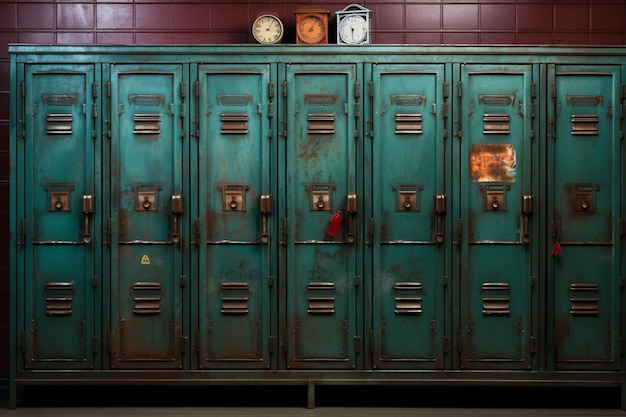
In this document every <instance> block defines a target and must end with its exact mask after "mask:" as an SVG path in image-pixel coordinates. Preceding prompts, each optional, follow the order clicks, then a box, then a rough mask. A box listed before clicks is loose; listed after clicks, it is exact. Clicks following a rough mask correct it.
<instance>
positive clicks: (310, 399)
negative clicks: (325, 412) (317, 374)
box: [307, 380, 315, 408]
mask: <svg viewBox="0 0 626 417" xmlns="http://www.w3.org/2000/svg"><path fill="white" fill-rule="evenodd" d="M307 407H308V408H315V382H313V381H312V380H309V389H308V404H307Z"/></svg>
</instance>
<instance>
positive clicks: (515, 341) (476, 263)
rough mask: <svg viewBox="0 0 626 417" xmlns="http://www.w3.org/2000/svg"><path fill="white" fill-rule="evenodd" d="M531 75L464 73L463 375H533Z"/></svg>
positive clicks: (466, 68) (475, 69) (510, 69)
mask: <svg viewBox="0 0 626 417" xmlns="http://www.w3.org/2000/svg"><path fill="white" fill-rule="evenodd" d="M534 72H535V68H534V67H533V66H530V65H519V66H518V65H510V66H506V67H500V66H495V65H494V66H490V65H463V66H461V82H462V89H461V95H462V99H461V100H462V102H461V109H462V111H463V114H462V115H461V120H462V124H461V133H460V136H461V138H460V146H461V152H460V155H461V164H460V167H461V172H460V178H461V181H460V184H461V195H462V197H461V201H460V208H461V214H460V216H459V217H460V219H461V222H462V225H463V227H462V232H461V235H460V236H459V238H460V239H461V252H460V255H461V258H460V263H459V265H460V271H459V272H460V274H459V276H460V288H461V293H460V314H461V322H460V330H461V337H460V343H461V358H460V359H461V363H460V366H461V367H462V368H466V369H471V368H474V369H480V368H492V369H528V368H530V367H531V337H533V331H534V330H533V325H532V318H533V317H534V313H535V312H534V311H533V309H534V308H535V299H536V297H537V294H536V291H533V283H534V281H533V276H534V274H535V273H534V272H533V271H534V269H533V268H534V267H535V265H534V264H533V260H534V258H533V256H534V251H533V248H534V247H535V245H536V244H537V236H536V234H535V233H534V230H535V229H534V228H533V225H534V223H533V221H532V220H533V213H532V211H533V183H532V179H533V175H532V172H531V169H532V168H533V164H532V158H533V155H532V150H533V131H534V125H533V122H534V120H533V115H534V114H533V112H534V106H533V97H534V93H533V88H534V87H533V84H532V82H533V79H536V78H537V76H536V74H535V73H534ZM535 262H536V261H535Z"/></svg>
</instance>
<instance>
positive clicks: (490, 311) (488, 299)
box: [480, 282, 511, 316]
mask: <svg viewBox="0 0 626 417" xmlns="http://www.w3.org/2000/svg"><path fill="white" fill-rule="evenodd" d="M480 292H481V294H482V295H483V315H485V316H507V315H509V314H510V312H511V310H510V303H511V300H510V298H511V287H510V285H509V284H507V283H505V282H485V283H483V285H482V286H481V288H480Z"/></svg>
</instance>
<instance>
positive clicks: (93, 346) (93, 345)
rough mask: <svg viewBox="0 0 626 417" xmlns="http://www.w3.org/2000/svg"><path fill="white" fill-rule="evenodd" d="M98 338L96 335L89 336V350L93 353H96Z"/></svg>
mask: <svg viewBox="0 0 626 417" xmlns="http://www.w3.org/2000/svg"><path fill="white" fill-rule="evenodd" d="M98 342H99V339H98V338H97V337H95V336H94V337H92V338H91V352H92V353H93V354H94V355H95V354H96V353H98V344H99V343H98Z"/></svg>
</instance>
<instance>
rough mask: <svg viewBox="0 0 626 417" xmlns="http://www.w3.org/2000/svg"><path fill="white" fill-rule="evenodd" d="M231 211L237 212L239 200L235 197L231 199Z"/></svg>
mask: <svg viewBox="0 0 626 417" xmlns="http://www.w3.org/2000/svg"><path fill="white" fill-rule="evenodd" d="M230 209H231V210H237V198H236V197H235V196H232V197H231V199H230Z"/></svg>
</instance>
